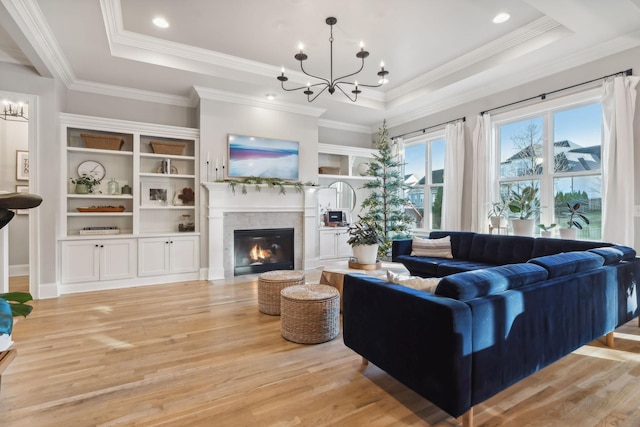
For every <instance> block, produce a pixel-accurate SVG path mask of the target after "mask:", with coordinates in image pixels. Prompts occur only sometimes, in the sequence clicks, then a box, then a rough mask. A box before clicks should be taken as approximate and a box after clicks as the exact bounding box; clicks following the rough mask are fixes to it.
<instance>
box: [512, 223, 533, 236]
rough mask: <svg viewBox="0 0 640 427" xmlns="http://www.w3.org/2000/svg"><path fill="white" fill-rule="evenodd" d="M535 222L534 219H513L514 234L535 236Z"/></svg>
mask: <svg viewBox="0 0 640 427" xmlns="http://www.w3.org/2000/svg"><path fill="white" fill-rule="evenodd" d="M534 225H535V220H533V219H512V220H511V227H512V228H513V234H515V235H516V236H533V226H534Z"/></svg>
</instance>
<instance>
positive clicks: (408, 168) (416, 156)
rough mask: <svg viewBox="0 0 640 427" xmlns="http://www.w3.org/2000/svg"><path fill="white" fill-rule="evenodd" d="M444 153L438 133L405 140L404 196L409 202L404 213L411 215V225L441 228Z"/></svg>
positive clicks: (441, 138)
mask: <svg viewBox="0 0 640 427" xmlns="http://www.w3.org/2000/svg"><path fill="white" fill-rule="evenodd" d="M444 152H445V140H444V136H443V134H442V132H438V133H434V134H430V135H422V136H421V137H420V138H419V139H412V140H409V141H407V142H406V143H405V149H404V162H405V165H404V174H405V185H406V190H405V196H406V197H407V198H408V199H409V201H410V203H411V206H409V207H408V208H407V211H406V212H407V214H408V215H411V216H412V217H414V218H415V228H425V229H430V230H439V229H441V228H442V196H443V192H444ZM425 201H426V203H425Z"/></svg>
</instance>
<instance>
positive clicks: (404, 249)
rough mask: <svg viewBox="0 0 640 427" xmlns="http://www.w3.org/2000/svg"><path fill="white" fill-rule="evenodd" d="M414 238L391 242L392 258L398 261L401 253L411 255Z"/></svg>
mask: <svg viewBox="0 0 640 427" xmlns="http://www.w3.org/2000/svg"><path fill="white" fill-rule="evenodd" d="M412 243H413V239H398V240H394V241H393V242H391V260H392V261H394V262H395V261H396V258H397V257H398V256H400V255H411V247H412Z"/></svg>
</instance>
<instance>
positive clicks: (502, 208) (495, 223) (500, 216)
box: [488, 196, 510, 227]
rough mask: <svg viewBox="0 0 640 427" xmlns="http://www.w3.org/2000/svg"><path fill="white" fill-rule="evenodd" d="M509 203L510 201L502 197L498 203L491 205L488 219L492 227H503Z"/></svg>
mask: <svg viewBox="0 0 640 427" xmlns="http://www.w3.org/2000/svg"><path fill="white" fill-rule="evenodd" d="M509 202H510V200H509V198H508V197H507V196H502V197H501V198H500V201H498V202H493V203H492V204H491V209H490V210H489V214H488V217H489V220H490V221H491V226H492V227H501V226H502V225H503V223H504V220H505V219H506V216H507V212H508V211H509Z"/></svg>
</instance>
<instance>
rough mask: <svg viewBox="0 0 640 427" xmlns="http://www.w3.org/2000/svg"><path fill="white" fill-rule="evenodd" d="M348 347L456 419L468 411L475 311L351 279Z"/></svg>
mask: <svg viewBox="0 0 640 427" xmlns="http://www.w3.org/2000/svg"><path fill="white" fill-rule="evenodd" d="M343 338H344V343H345V344H346V345H347V346H348V347H350V348H351V349H352V350H354V351H355V352H356V353H358V354H360V355H361V356H362V357H364V358H365V359H367V360H369V361H371V362H372V363H374V364H375V365H376V366H378V367H379V368H381V369H383V370H384V371H386V372H387V373H388V374H390V375H391V376H393V377H394V378H395V379H397V380H398V381H400V382H401V383H403V384H404V385H406V386H407V387H409V388H411V389H412V390H414V391H415V392H416V393H418V394H420V395H421V396H423V397H425V398H426V399H428V400H429V401H431V402H432V403H434V404H435V405H437V406H439V407H440V408H441V409H443V410H444V411H446V412H447V413H449V414H450V415H452V416H454V417H457V416H460V415H462V414H463V413H465V412H466V411H467V410H469V408H470V402H471V394H470V382H469V381H470V376H471V348H472V345H471V312H470V309H469V307H468V306H467V305H466V304H465V303H462V302H460V301H456V300H453V299H450V298H444V297H438V296H435V295H433V294H429V293H426V292H421V291H417V290H414V289H411V288H407V287H403V286H399V285H393V284H391V283H388V282H385V281H383V280H380V279H376V278H373V277H370V276H365V275H359V274H353V275H351V274H349V275H346V276H345V279H344V287H343Z"/></svg>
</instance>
